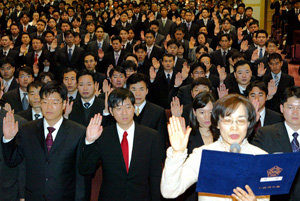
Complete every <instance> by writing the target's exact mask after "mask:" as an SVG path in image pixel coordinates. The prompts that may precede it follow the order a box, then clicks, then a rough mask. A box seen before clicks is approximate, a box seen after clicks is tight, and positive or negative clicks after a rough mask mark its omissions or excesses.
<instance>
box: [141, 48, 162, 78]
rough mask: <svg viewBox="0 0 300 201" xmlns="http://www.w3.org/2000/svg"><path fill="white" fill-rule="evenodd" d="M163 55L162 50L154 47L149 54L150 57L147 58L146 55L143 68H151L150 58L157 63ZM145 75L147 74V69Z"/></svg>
mask: <svg viewBox="0 0 300 201" xmlns="http://www.w3.org/2000/svg"><path fill="white" fill-rule="evenodd" d="M163 54H164V52H163V50H162V49H161V48H160V47H159V46H157V45H154V46H153V48H152V51H151V53H150V57H148V55H146V57H145V61H144V64H145V66H149V67H150V66H152V58H153V57H155V58H156V59H157V60H158V61H159V60H161V59H162V56H163ZM147 73H149V69H148V72H147Z"/></svg>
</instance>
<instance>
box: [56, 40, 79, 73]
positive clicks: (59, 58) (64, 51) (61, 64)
mask: <svg viewBox="0 0 300 201" xmlns="http://www.w3.org/2000/svg"><path fill="white" fill-rule="evenodd" d="M83 54H84V50H83V49H82V48H80V47H77V46H75V49H74V51H73V54H72V58H71V61H69V57H68V48H67V47H66V46H65V47H63V48H60V49H58V50H57V52H56V54H55V62H56V68H55V69H56V70H55V75H56V76H57V77H61V76H62V72H63V70H64V69H66V68H68V67H70V68H75V69H77V70H81V69H82V67H83Z"/></svg>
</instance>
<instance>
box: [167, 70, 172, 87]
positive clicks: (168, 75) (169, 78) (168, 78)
mask: <svg viewBox="0 0 300 201" xmlns="http://www.w3.org/2000/svg"><path fill="white" fill-rule="evenodd" d="M167 82H168V85H169V84H170V82H171V76H170V74H169V73H168V74H167Z"/></svg>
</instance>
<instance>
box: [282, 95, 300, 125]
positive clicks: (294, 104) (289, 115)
mask: <svg viewBox="0 0 300 201" xmlns="http://www.w3.org/2000/svg"><path fill="white" fill-rule="evenodd" d="M280 111H281V113H282V114H283V116H284V119H285V121H286V123H287V124H288V125H289V126H290V127H291V128H292V129H293V130H295V131H296V130H299V129H300V98H297V97H296V96H292V97H290V98H288V99H287V101H286V102H285V103H284V104H283V105H280Z"/></svg>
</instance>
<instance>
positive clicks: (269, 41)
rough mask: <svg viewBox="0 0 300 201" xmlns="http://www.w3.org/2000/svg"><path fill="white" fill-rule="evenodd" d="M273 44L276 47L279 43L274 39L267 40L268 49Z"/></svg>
mask: <svg viewBox="0 0 300 201" xmlns="http://www.w3.org/2000/svg"><path fill="white" fill-rule="evenodd" d="M271 43H273V44H275V45H276V46H278V41H277V40H275V39H274V38H270V39H269V40H267V42H266V47H268V45H269V44H271Z"/></svg>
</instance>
